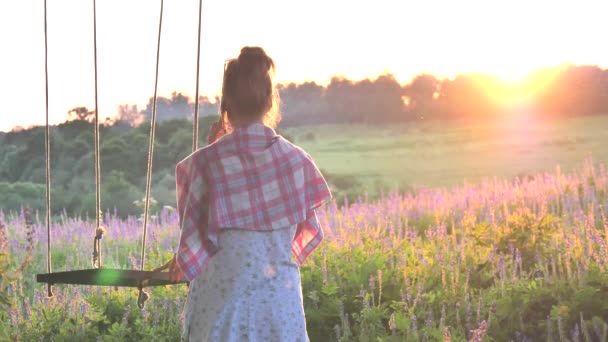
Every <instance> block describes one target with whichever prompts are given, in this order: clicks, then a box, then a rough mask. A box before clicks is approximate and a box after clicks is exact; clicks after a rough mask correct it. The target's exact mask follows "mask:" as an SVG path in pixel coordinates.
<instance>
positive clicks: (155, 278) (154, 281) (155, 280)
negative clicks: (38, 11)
mask: <svg viewBox="0 0 608 342" xmlns="http://www.w3.org/2000/svg"><path fill="white" fill-rule="evenodd" d="M163 2H164V0H161V1H160V19H159V24H158V45H157V49H156V78H155V83H154V97H153V106H152V119H151V123H150V141H149V148H148V165H147V177H146V195H145V206H144V219H143V239H142V247H141V265H140V269H139V270H129V269H112V268H104V267H103V265H102V259H101V238H102V237H103V234H104V231H105V230H104V228H102V227H101V225H100V216H101V190H100V189H101V181H100V179H101V176H100V159H99V155H100V153H99V116H98V112H99V111H98V106H97V14H96V0H93V43H94V61H95V69H94V70H95V135H94V139H95V186H96V201H95V204H96V213H97V215H96V216H95V218H96V227H97V228H96V230H95V238H94V240H93V241H94V243H93V245H94V247H93V260H92V262H93V268H92V269H82V270H73V271H66V272H52V271H51V230H50V227H51V173H50V168H51V167H50V166H51V164H50V137H49V136H50V134H49V131H50V129H49V127H50V126H49V83H48V58H47V55H48V48H47V4H46V0H45V1H44V39H45V41H44V48H45V51H44V57H45V81H46V127H45V159H46V209H47V210H46V228H47V272H48V273H44V274H37V275H36V281H37V282H39V283H46V284H47V291H48V292H47V294H48V296H49V297H52V296H53V292H52V285H54V284H71V285H97V286H114V287H136V288H138V289H139V295H138V299H137V305H138V306H139V307H140V308H143V306H144V303H145V301H146V300H147V299H148V297H149V296H148V294H147V293H146V292H145V291H144V290H143V289H144V288H145V287H149V286H163V285H173V284H177V283H187V281H185V280H184V281H181V282H177V283H176V282H171V281H170V280H169V273H168V272H162V273H161V272H152V271H144V262H145V258H146V250H145V246H146V235H147V228H148V216H149V215H148V212H149V206H150V188H151V180H152V160H153V155H154V132H155V130H156V100H157V88H158V87H157V86H158V65H159V55H160V36H161V29H162V20H163ZM201 15H202V0H199V16H198V45H197V62H196V97H195V103H194V119H193V135H192V152H194V151H196V150H197V149H198V121H199V120H198V117H199V103H198V101H199V99H198V94H199V69H200V49H201V45H200V40H201Z"/></svg>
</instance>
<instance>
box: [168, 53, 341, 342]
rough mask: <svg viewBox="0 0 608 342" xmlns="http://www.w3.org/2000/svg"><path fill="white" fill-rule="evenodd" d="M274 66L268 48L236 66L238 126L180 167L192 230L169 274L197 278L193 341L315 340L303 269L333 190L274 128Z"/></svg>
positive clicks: (191, 302) (227, 93) (225, 99)
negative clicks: (310, 332) (319, 216)
mask: <svg viewBox="0 0 608 342" xmlns="http://www.w3.org/2000/svg"><path fill="white" fill-rule="evenodd" d="M274 68H275V67H274V62H273V61H272V59H271V58H270V57H268V56H267V55H266V53H265V52H264V50H263V49H261V48H259V47H245V48H243V49H242V50H241V53H240V55H239V57H238V58H237V59H234V60H231V61H229V62H228V64H227V66H226V70H225V73H224V82H223V86H222V104H221V111H222V118H225V117H227V121H228V122H226V120H222V119H220V121H219V122H217V123H215V124H214V125H213V126H212V127H211V130H210V132H209V138H208V140H209V143H210V145H208V146H206V147H204V148H201V149H199V150H198V151H196V152H194V153H193V154H191V155H190V156H188V157H187V158H186V159H184V160H183V161H181V162H180V163H179V164H178V165H177V167H176V181H177V209H178V211H179V217H180V224H181V230H182V231H181V236H180V242H179V247H178V252H177V253H176V255H175V257H174V258H173V259H172V260H171V261H169V262H168V263H167V264H166V265H165V266H163V267H161V268H159V269H163V268H169V271H170V274H171V279H172V280H179V279H182V278H185V279H187V280H189V281H190V287H189V294H188V300H187V303H186V308H185V322H184V333H183V340H186V341H258V342H262V341H263V342H273V341H289V342H291V341H302V342H303V341H308V336H307V333H306V321H305V319H304V308H303V304H302V289H301V282H300V270H299V264H302V263H303V262H304V260H305V259H306V257H307V256H308V255H309V254H310V253H311V252H312V251H313V250H314V249H315V248H316V247H317V246H318V245H319V243H320V242H321V240H322V239H323V231H322V230H321V227H320V226H319V222H318V220H317V217H316V215H315V211H314V210H315V209H316V208H317V207H319V206H320V205H322V204H323V203H324V202H326V201H327V200H329V199H330V198H331V194H330V191H329V188H328V186H327V183H326V182H325V179H324V178H323V176H322V175H321V173H320V172H319V170H318V168H317V167H316V165H315V164H314V162H313V160H312V159H311V157H310V156H309V155H308V154H307V153H306V152H305V151H304V150H302V149H300V148H299V147H297V146H295V145H293V144H291V143H290V142H288V141H287V140H285V139H284V138H283V137H281V136H279V135H277V134H276V133H275V131H274V130H273V128H272V127H275V126H276V123H277V122H278V120H279V108H278V96H277V92H276V89H275V87H274V83H273V73H274ZM224 133H226V134H225V135H223V136H221V137H219V138H218V136H220V135H222V134H224ZM216 139H217V140H216ZM292 254H293V256H294V257H295V261H294V260H292V258H291V256H292Z"/></svg>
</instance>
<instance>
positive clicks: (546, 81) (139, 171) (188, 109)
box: [0, 66, 608, 216]
mask: <svg viewBox="0 0 608 342" xmlns="http://www.w3.org/2000/svg"><path fill="white" fill-rule="evenodd" d="M510 87H511V86H509V85H506V84H505V83H503V82H501V81H500V80H498V79H496V78H493V77H490V76H487V75H461V76H457V77H455V78H454V79H438V78H436V77H434V76H432V75H419V76H417V77H415V78H414V79H413V80H412V81H411V82H410V83H409V84H407V85H401V84H400V83H399V82H398V81H397V80H396V79H395V78H394V77H393V76H392V75H390V74H387V75H381V76H379V77H377V78H376V79H365V80H361V81H352V80H348V79H345V78H342V77H334V78H333V79H331V81H330V82H329V83H328V85H326V86H322V85H318V84H316V83H314V82H307V83H302V84H285V85H280V86H279V92H280V96H281V99H282V113H283V121H282V123H281V126H280V127H288V126H295V125H315V124H324V123H365V124H386V123H395V122H407V121H413V120H427V119H428V120H448V119H459V118H489V119H491V118H494V117H496V116H497V115H504V114H507V115H508V114H509V113H510V112H511V111H519V110H522V108H523V110H526V111H528V112H529V113H535V114H537V115H544V116H549V117H561V116H578V115H594V114H608V70H602V69H600V68H598V67H594V66H569V67H566V68H560V69H556V70H551V69H548V70H544V71H540V72H538V73H537V74H536V75H533V76H532V77H531V79H530V80H529V81H528V82H527V85H526V84H524V85H520V86H519V87H524V88H520V89H512V88H510ZM525 87H528V88H525ZM192 102H193V101H192V100H191V99H190V98H188V97H187V96H184V95H182V94H180V93H174V94H172V95H171V97H167V98H165V97H160V98H158V99H157V115H158V121H159V124H158V126H157V131H156V143H155V153H154V161H153V165H154V166H153V171H154V172H153V183H152V184H154V186H153V189H152V196H153V197H154V198H156V199H157V200H158V203H157V205H158V206H159V207H161V206H163V205H171V206H174V205H175V179H174V167H175V164H176V163H177V162H178V161H180V160H182V159H183V158H185V157H186V156H187V155H188V154H189V153H190V151H191V144H192V126H191V125H192V121H191V116H192V112H193V106H194V105H193V103H192ZM218 103H219V99H218V98H214V99H210V98H207V97H201V98H200V99H199V106H200V108H199V109H200V113H201V120H200V122H199V125H200V126H199V135H200V136H199V141H201V142H204V141H205V135H206V132H207V130H208V127H209V126H210V124H211V122H212V121H214V120H215V119H216V118H217V116H216V115H207V114H215V113H217V107H218ZM151 111H152V99H150V102H149V103H148V104H147V105H146V107H145V108H144V109H142V110H140V109H138V108H137V106H134V105H123V106H120V107H119V109H118V114H117V116H116V118H115V119H112V120H107V121H106V122H104V123H102V125H101V127H100V130H101V132H100V143H101V144H100V150H101V163H102V168H101V171H102V182H101V184H102V207H103V209H104V211H108V210H114V209H116V210H117V211H118V213H119V214H121V215H123V216H124V215H135V214H138V213H140V211H141V210H140V208H139V207H138V204H137V203H135V202H136V201H137V200H140V199H141V198H142V197H143V194H144V186H145V175H146V166H147V150H148V141H149V140H148V139H149V130H150V122H149V120H148V119H149V118H150V115H151ZM93 116H94V112H93V111H91V110H89V109H87V108H86V107H76V108H73V109H72V110H70V111H69V112H68V113H67V118H66V119H67V120H66V122H64V123H62V124H59V125H56V126H53V127H51V141H52V143H51V161H52V168H51V174H52V195H53V208H54V212H55V213H58V212H59V211H61V210H63V209H66V210H67V211H68V212H69V213H70V214H76V215H87V214H88V215H91V214H92V213H94V208H95V181H94V180H95V177H94V155H93V145H94V141H93V125H92V123H91V121H92V118H93ZM44 184H45V159H44V127H32V128H29V129H25V130H19V129H16V130H13V131H12V132H9V133H0V210H5V211H8V210H18V209H19V208H20V207H22V206H25V205H30V206H31V207H33V208H34V209H41V210H43V209H44V208H45V201H44V199H45V196H44V190H45V186H44Z"/></svg>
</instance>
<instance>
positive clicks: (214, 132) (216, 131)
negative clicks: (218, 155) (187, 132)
mask: <svg viewBox="0 0 608 342" xmlns="http://www.w3.org/2000/svg"><path fill="white" fill-rule="evenodd" d="M224 134H226V130H225V129H224V125H223V124H222V122H221V119H220V120H218V121H215V122H214V123H213V124H212V125H211V127H210V128H209V133H208V134H207V143H208V144H213V143H214V142H215V141H216V140H217V139H219V138H221V137H222V136H223V135H224Z"/></svg>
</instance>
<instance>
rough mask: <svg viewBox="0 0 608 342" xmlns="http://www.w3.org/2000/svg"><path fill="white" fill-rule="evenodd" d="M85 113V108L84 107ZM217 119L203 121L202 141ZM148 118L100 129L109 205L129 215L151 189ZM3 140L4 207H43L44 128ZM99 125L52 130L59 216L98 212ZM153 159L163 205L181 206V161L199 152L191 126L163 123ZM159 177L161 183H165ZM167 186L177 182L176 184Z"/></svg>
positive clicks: (0, 190) (0, 204)
mask: <svg viewBox="0 0 608 342" xmlns="http://www.w3.org/2000/svg"><path fill="white" fill-rule="evenodd" d="M83 113H84V112H83ZM216 119H217V117H216V116H203V117H201V118H200V120H199V144H200V146H204V145H205V144H206V134H207V131H208V129H209V127H210V125H211V123H212V122H213V121H214V120H216ZM149 129H150V125H149V123H144V124H142V125H140V126H138V127H135V128H125V126H124V123H123V122H121V121H119V122H116V123H114V124H111V125H105V126H101V127H100V156H101V184H102V209H103V210H104V211H114V209H116V210H117V212H118V213H119V214H120V215H121V216H122V217H126V216H127V215H135V214H137V213H138V209H137V208H136V207H135V206H134V205H133V201H135V200H138V199H141V198H142V197H144V194H145V179H146V172H147V163H148V152H147V151H148V144H149ZM2 137H3V143H2V144H1V145H0V208H1V209H3V210H5V211H7V212H10V211H14V212H16V211H19V210H20V209H21V208H22V207H25V206H26V205H29V206H30V207H31V208H33V209H34V210H40V211H44V210H45V208H46V202H45V184H44V183H45V178H46V176H45V159H44V158H45V157H44V130H43V127H35V128H32V129H29V130H24V131H19V132H10V133H6V134H3V135H2ZM93 146H94V140H93V125H92V124H91V123H90V122H88V121H86V120H74V121H70V122H66V123H63V124H61V125H58V126H54V127H51V156H52V159H51V184H52V191H51V193H52V201H53V202H52V208H53V213H54V214H59V213H60V212H61V211H62V210H66V211H67V212H68V213H70V214H74V215H82V216H87V215H88V216H92V215H93V214H94V212H95V176H94V175H95V169H94V165H95V164H94V163H95V160H94V155H93ZM154 148H155V153H154V161H153V162H154V164H153V180H155V182H154V183H153V184H154V185H153V189H152V191H153V195H154V197H156V198H157V199H158V200H159V202H160V203H159V207H160V208H162V207H163V206H164V205H170V206H175V179H174V178H173V177H174V172H175V165H176V164H177V162H179V161H180V160H182V159H183V158H185V157H186V156H187V155H189V154H190V153H191V152H192V124H191V123H189V122H188V121H186V120H167V121H163V122H160V123H158V124H157V128H156V143H155V147H154ZM156 180H162V182H161V184H158V183H157V182H156ZM168 184H171V186H170V187H169V186H168Z"/></svg>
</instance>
